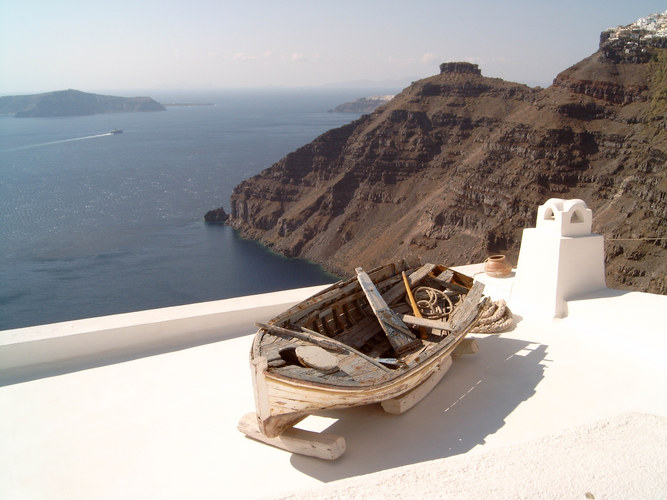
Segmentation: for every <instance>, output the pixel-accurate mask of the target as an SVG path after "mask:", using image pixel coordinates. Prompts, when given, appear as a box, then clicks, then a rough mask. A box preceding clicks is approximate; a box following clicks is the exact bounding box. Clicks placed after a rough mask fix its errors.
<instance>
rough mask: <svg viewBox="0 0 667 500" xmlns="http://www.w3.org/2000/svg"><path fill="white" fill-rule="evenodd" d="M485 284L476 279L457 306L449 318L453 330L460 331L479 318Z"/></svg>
mask: <svg viewBox="0 0 667 500" xmlns="http://www.w3.org/2000/svg"><path fill="white" fill-rule="evenodd" d="M483 292H484V284H483V283H481V282H479V281H475V284H474V285H473V286H472V288H471V289H470V291H469V292H468V294H467V295H466V296H465V297H464V299H463V302H462V303H461V304H460V305H459V307H457V308H456V309H455V310H454V312H453V313H452V315H451V317H450V318H449V324H450V325H452V331H453V332H460V331H462V330H464V329H465V328H467V327H468V326H470V324H471V323H472V322H473V321H474V320H475V319H477V315H478V314H479V308H480V306H481V300H482V293H483Z"/></svg>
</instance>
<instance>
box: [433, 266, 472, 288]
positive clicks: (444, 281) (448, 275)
mask: <svg viewBox="0 0 667 500" xmlns="http://www.w3.org/2000/svg"><path fill="white" fill-rule="evenodd" d="M458 275H459V273H457V272H456V271H453V270H452V269H446V270H445V271H443V272H442V273H440V275H439V276H438V277H437V278H435V281H436V282H438V284H440V285H441V286H443V287H445V288H448V289H449V290H453V291H454V292H457V293H468V289H467V288H466V287H464V286H461V285H458V284H456V283H452V280H454V279H455V278H456V276H458Z"/></svg>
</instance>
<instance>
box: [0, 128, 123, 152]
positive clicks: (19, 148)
mask: <svg viewBox="0 0 667 500" xmlns="http://www.w3.org/2000/svg"><path fill="white" fill-rule="evenodd" d="M122 133H123V132H122V130H119V129H114V130H112V131H111V132H105V133H103V134H95V135H87V136H85V137H75V138H73V139H61V140H58V141H49V142H42V143H39V144H28V145H27V146H20V147H18V148H11V149H2V150H0V152H2V153H8V152H10V151H21V150H22V149H32V148H41V147H44V146H52V145H54V144H62V143H64V142H75V141H83V140H86V139H97V138H98V137H109V136H112V135H117V134H122Z"/></svg>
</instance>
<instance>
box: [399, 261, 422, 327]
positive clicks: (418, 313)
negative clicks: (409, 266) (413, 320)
mask: <svg viewBox="0 0 667 500" xmlns="http://www.w3.org/2000/svg"><path fill="white" fill-rule="evenodd" d="M401 276H403V283H405V293H406V295H407V296H408V300H409V301H410V305H411V306H412V312H413V313H414V314H415V316H416V317H418V318H423V316H422V313H421V311H420V310H419V307H418V306H417V302H416V301H415V297H414V295H412V289H411V288H410V283H409V282H408V277H407V275H406V274H405V271H403V272H401ZM419 335H420V336H421V338H422V339H425V338H427V337H428V333H427V332H426V328H424V327H423V326H420V327H419Z"/></svg>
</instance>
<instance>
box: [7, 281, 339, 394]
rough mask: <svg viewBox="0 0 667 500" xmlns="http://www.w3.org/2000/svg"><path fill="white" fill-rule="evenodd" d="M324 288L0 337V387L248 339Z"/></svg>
mask: <svg viewBox="0 0 667 500" xmlns="http://www.w3.org/2000/svg"><path fill="white" fill-rule="evenodd" d="M326 286H328V285H321V286H314V287H307V288H298V289H294V290H284V291H280V292H272V293H266V294H260V295H249V296H245V297H236V298H232V299H226V300H218V301H212V302H202V303H198V304H191V305H185V306H175V307H166V308H162V309H151V310H147V311H138V312H132V313H125V314H116V315H112V316H102V317H97V318H90V319H82V320H76V321H67V322H62V323H53V324H48V325H39V326H34V327H28V328H18V329H14V330H4V331H2V332H0V385H6V384H9V383H14V382H17V381H21V380H27V379H34V378H39V377H43V376H49V375H51V374H54V373H63V372H67V371H73V370H80V369H85V368H89V367H92V366H99V365H101V364H105V363H111V362H118V361H122V360H124V359H132V358H136V357H140V356H147V355H151V354H157V353H162V352H167V351H173V350H178V349H184V348H187V347H192V346H195V345H201V344H206V343H209V342H217V341H220V340H225V339H229V338H232V337H235V336H238V335H243V334H248V333H251V332H252V331H253V330H254V322H255V321H266V320H268V319H270V318H272V317H273V316H275V315H277V314H279V313H280V312H282V311H284V310H285V309H287V308H288V307H291V306H292V305H294V304H297V303H298V302H301V301H302V300H304V299H306V298H308V297H309V296H311V295H313V294H315V293H317V292H318V291H320V290H322V289H323V288H325V287H326Z"/></svg>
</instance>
